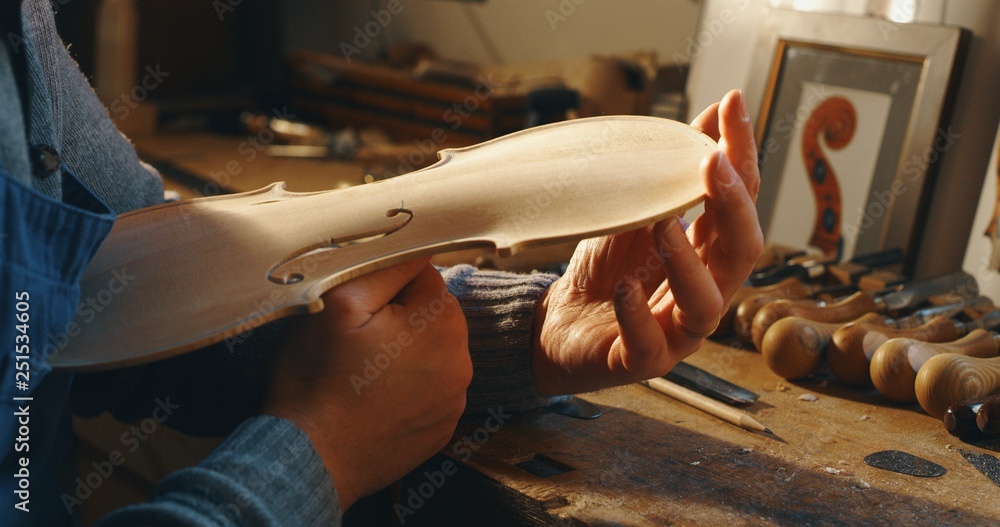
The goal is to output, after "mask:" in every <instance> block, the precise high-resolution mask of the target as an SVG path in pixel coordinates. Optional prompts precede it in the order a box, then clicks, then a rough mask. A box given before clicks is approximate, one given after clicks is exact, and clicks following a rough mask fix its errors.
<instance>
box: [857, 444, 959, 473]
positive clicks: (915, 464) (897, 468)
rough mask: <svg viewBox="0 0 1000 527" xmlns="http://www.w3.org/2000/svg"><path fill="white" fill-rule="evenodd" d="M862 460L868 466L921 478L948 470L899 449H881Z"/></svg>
mask: <svg viewBox="0 0 1000 527" xmlns="http://www.w3.org/2000/svg"><path fill="white" fill-rule="evenodd" d="M864 461H865V464H867V465H868V466H872V467H875V468H880V469H882V470H889V471H891V472H898V473H900V474H906V475H908V476H918V477H921V478H933V477H937V476H941V475H944V473H945V472H948V469H946V468H944V467H942V466H941V465H938V464H937V463H934V462H932V461H928V460H926V459H924V458H920V457H917V456H914V455H913V454H910V453H907V452H903V451H901V450H883V451H881V452H875V453H874V454H868V455H867V456H865V459H864Z"/></svg>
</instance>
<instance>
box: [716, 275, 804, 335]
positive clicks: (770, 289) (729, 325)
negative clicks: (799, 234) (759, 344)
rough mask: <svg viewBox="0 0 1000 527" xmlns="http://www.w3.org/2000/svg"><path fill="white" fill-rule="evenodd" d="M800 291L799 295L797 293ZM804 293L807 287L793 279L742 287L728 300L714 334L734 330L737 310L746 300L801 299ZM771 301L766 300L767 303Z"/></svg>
mask: <svg viewBox="0 0 1000 527" xmlns="http://www.w3.org/2000/svg"><path fill="white" fill-rule="evenodd" d="M800 291H801V293H798V292H800ZM806 291H807V287H806V286H805V285H804V284H803V283H802V282H800V281H798V280H797V279H795V278H793V277H789V278H786V279H784V280H782V281H780V282H778V283H776V284H771V285H765V286H759V287H755V286H748V285H745V286H742V287H740V288H739V289H737V290H736V293H735V294H734V295H733V297H732V298H731V299H730V301H729V310H727V311H726V314H725V315H723V316H722V320H720V321H719V329H717V330H716V333H715V334H725V333H728V332H729V331H732V330H734V329H735V327H734V322H735V316H736V313H737V310H738V308H739V306H740V304H742V303H743V301H744V300H745V299H747V298H750V297H757V296H762V297H763V298H770V299H771V300H778V299H779V298H803V297H805V296H806V294H807V293H806ZM771 300H768V302H770V301H771ZM747 335H748V337H747V338H748V339H749V332H748V333H747ZM748 342H749V340H748Z"/></svg>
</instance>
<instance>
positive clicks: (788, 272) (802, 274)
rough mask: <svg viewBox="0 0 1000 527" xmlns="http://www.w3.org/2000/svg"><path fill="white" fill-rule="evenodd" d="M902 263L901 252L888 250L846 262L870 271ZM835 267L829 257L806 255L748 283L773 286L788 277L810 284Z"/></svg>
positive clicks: (755, 274)
mask: <svg viewBox="0 0 1000 527" xmlns="http://www.w3.org/2000/svg"><path fill="white" fill-rule="evenodd" d="M902 261H903V251H902V250H900V249H889V250H886V251H879V252H877V253H871V254H863V255H858V256H855V257H854V258H851V259H850V260H848V262H847V263H853V264H857V265H860V266H863V267H865V268H869V269H870V268H874V267H885V266H887V265H894V264H898V263H900V262H902ZM835 265H837V262H836V260H834V259H833V258H832V257H831V256H829V255H824V254H807V255H803V256H801V257H797V258H792V259H790V260H788V261H787V262H785V263H783V264H780V265H776V266H774V267H772V268H770V269H766V270H764V271H760V272H755V273H753V274H751V275H750V278H749V281H750V283H751V284H753V285H756V286H763V285H771V284H775V283H777V282H780V281H781V280H784V279H785V278H788V277H795V278H797V279H799V280H801V281H803V282H812V281H814V280H815V279H816V278H818V277H820V276H822V275H823V274H824V273H826V272H827V269H829V268H830V267H832V266H835Z"/></svg>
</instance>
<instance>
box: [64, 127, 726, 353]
mask: <svg viewBox="0 0 1000 527" xmlns="http://www.w3.org/2000/svg"><path fill="white" fill-rule="evenodd" d="M715 148H716V144H715V142H714V141H712V139H711V138H709V137H707V136H705V135H704V134H701V133H700V132H698V131H697V130H696V129H694V128H692V127H690V126H687V125H685V124H681V123H678V122H675V121H669V120H665V119H658V118H653V117H639V116H611V117H595V118H588V119H579V120H575V121H566V122H562V123H556V124H552V125H547V126H541V127H537V128H532V129H529V130H524V131H521V132H517V133H514V134H510V135H507V136H504V137H500V138H497V139H494V140H491V141H487V142H485V143H482V144H479V145H476V146H472V147H468V148H462V149H455V150H444V151H442V152H440V154H439V155H440V157H441V160H440V161H439V162H438V163H437V164H435V165H433V166H431V167H428V168H426V169H423V170H420V171H417V172H413V173H411V174H407V175H405V176H400V177H397V178H393V179H390V180H386V181H382V182H379V183H374V184H369V185H363V186H357V187H351V188H346V189H341V190H331V191H323V192H311V193H301V194H300V193H289V192H286V191H285V190H284V186H283V184H281V183H278V184H275V185H272V186H269V187H267V188H264V189H261V190H257V191H254V192H247V193H243V194H235V195H229V196H217V197H209V198H201V199H195V200H190V201H184V202H178V203H170V204H165V205H160V206H156V207H150V208H146V209H141V210H137V211H134V212H131V213H127V214H123V215H122V216H121V217H120V218H119V219H118V221H117V222H116V223H115V226H114V228H113V229H112V232H111V235H110V236H109V237H108V239H107V240H105V242H104V243H103V244H102V245H101V247H100V249H99V250H98V252H97V254H96V255H95V256H94V258H93V260H92V261H91V263H90V265H89V267H88V268H87V270H86V272H85V273H84V278H83V281H82V286H81V304H80V306H81V307H80V309H78V311H77V314H76V319H75V321H74V322H73V323H72V324H71V325H70V326H68V327H67V328H66V337H67V338H66V339H62V340H63V341H64V342H65V343H66V345H65V346H64V348H63V349H57V350H55V352H54V353H53V355H52V356H51V357H50V363H51V364H52V365H53V366H54V367H58V368H66V369H77V370H88V369H89V370H94V369H104V368H112V367H120V366H126V365H134V364H140V363H143V362H148V361H152V360H156V359H160V358H165V357H169V356H172V355H177V354H180V353H184V352H187V351H191V350H194V349H198V348H200V347H203V346H205V345H208V344H211V343H214V342H219V341H222V340H224V339H227V338H231V337H235V336H237V335H239V334H240V333H243V332H246V331H248V330H251V329H252V328H254V327H257V326H260V325H262V324H264V323H266V322H269V321H271V320H275V319H278V318H281V317H285V316H288V315H292V314H295V313H305V312H310V313H315V312H318V311H320V310H322V309H323V301H322V299H321V298H320V296H321V295H322V294H323V293H324V292H326V291H327V290H329V289H330V288H332V287H334V286H335V285H337V284H339V283H341V282H344V281H346V280H349V279H351V278H353V277H356V276H358V275H361V274H363V273H366V272H370V271H373V270H375V269H379V268H383V267H386V266H389V265H392V264H394V263H398V262H401V261H404V260H407V259H411V258H415V257H419V256H425V255H430V254H436V253H442V252H448V251H452V250H458V249H470V248H481V247H486V248H493V249H495V250H496V252H497V253H498V254H499V255H500V256H506V255H510V254H513V253H515V252H517V251H518V250H520V249H523V248H526V247H531V246H536V245H542V244H549V243H557V242H566V241H573V240H580V239H583V238H587V237H591V236H596V235H601V234H608V233H613V232H621V231H626V230H629V229H633V228H637V227H640V226H643V225H647V224H650V223H653V222H655V221H658V220H660V219H663V218H666V217H668V216H670V215H672V214H677V213H680V212H683V211H684V210H686V209H688V208H690V207H691V206H693V205H695V204H697V203H698V202H700V201H701V200H702V199H703V198H704V192H705V188H704V184H703V183H702V181H701V178H700V176H699V174H698V167H699V164H700V162H701V160H702V159H703V158H704V157H705V156H706V155H707V154H709V153H710V152H712V151H713V150H715Z"/></svg>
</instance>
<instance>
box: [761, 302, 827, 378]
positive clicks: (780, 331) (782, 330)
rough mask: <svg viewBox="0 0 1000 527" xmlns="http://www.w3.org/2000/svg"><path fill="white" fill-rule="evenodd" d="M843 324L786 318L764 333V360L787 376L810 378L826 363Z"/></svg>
mask: <svg viewBox="0 0 1000 527" xmlns="http://www.w3.org/2000/svg"><path fill="white" fill-rule="evenodd" d="M840 326H841V324H839V323H836V322H834V323H825V322H816V321H814V320H806V319H804V318H799V317H785V318H783V319H781V320H779V321H777V322H775V323H774V324H773V325H772V326H771V327H770V328H769V329H768V330H767V332H766V333H765V334H764V339H763V340H762V342H761V347H760V352H761V356H763V358H764V363H765V364H767V367H768V368H771V371H773V372H774V373H777V374H778V375H780V376H782V377H784V378H786V379H800V378H802V377H806V376H808V375H810V374H811V373H813V372H814V371H816V369H817V368H819V365H820V364H822V363H823V355H824V354H825V352H826V347H827V344H829V342H830V336H831V335H833V332H834V331H837V329H838V328H840Z"/></svg>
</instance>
